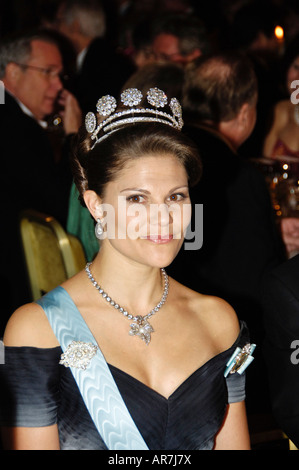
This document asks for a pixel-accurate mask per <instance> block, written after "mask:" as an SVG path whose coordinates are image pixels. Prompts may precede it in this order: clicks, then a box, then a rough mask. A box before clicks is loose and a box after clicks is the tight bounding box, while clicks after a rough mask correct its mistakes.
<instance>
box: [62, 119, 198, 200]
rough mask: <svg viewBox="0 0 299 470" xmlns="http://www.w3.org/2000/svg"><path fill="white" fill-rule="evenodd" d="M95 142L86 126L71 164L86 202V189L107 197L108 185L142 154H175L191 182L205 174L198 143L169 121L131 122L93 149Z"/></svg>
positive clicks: (80, 134)
mask: <svg viewBox="0 0 299 470" xmlns="http://www.w3.org/2000/svg"><path fill="white" fill-rule="evenodd" d="M93 144H94V141H92V140H91V138H90V136H89V135H88V136H87V135H86V131H85V129H84V128H82V129H81V130H80V132H79V133H78V136H77V141H76V142H75V145H74V151H73V155H72V159H71V164H72V165H71V166H72V172H73V177H74V182H75V184H76V186H77V189H78V191H79V200H80V202H81V204H82V205H83V206H85V203H84V199H83V194H84V192H85V191H86V190H88V189H90V190H93V191H95V192H96V193H97V194H98V195H99V196H100V197H103V196H104V194H105V187H106V185H107V184H108V183H109V182H110V181H113V180H115V179H116V178H117V176H118V174H119V172H120V171H121V170H122V169H123V168H124V167H125V166H126V164H127V163H128V162H130V161H133V160H136V159H138V158H140V157H144V156H151V155H154V156H156V155H159V156H163V155H169V154H170V155H173V156H174V157H176V158H177V160H178V161H179V162H180V163H181V164H182V165H183V167H184V168H185V170H186V172H187V175H188V180H189V185H190V186H193V185H194V184H196V183H197V182H198V180H199V179H200V176H201V163H200V158H199V155H198V151H197V148H196V146H195V144H193V142H192V141H191V140H189V138H188V137H186V136H185V135H184V134H182V133H181V132H179V131H178V130H176V129H174V128H172V127H170V126H168V125H166V124H159V123H136V124H134V125H129V126H128V125H127V126H124V127H123V128H121V129H119V130H117V131H116V132H114V133H112V134H111V135H109V136H108V137H106V138H105V139H103V140H102V141H101V142H100V143H98V144H96V145H95V147H94V148H93V149H92V145H93Z"/></svg>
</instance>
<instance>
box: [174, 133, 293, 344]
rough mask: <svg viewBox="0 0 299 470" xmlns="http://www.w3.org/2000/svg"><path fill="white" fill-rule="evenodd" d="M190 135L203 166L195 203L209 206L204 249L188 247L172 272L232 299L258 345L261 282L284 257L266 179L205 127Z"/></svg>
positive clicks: (199, 288)
mask: <svg viewBox="0 0 299 470" xmlns="http://www.w3.org/2000/svg"><path fill="white" fill-rule="evenodd" d="M184 132H185V133H186V134H188V135H189V136H190V137H191V138H192V140H193V141H194V142H195V143H196V144H197V146H198V149H199V152H200V155H201V158H202V162H203V176H202V179H201V181H200V182H199V184H198V185H197V186H196V187H195V188H193V189H192V190H191V200H192V204H199V203H202V204H203V213H204V216H203V247H202V248H201V249H200V250H197V251H186V250H185V249H184V247H183V248H182V250H181V251H180V253H179V255H178V257H177V259H176V260H175V261H174V262H173V264H172V265H171V266H170V267H169V268H168V272H169V274H171V275H172V276H173V277H174V278H175V279H177V280H179V281H180V282H182V283H183V284H185V285H187V286H189V287H190V288H192V289H194V290H196V291H199V292H203V293H207V294H212V295H217V296H219V297H222V298H224V299H225V300H227V301H228V302H229V303H230V304H231V305H232V306H233V307H234V308H235V310H236V312H237V314H238V315H239V317H240V318H242V319H243V320H245V321H246V322H247V323H248V327H249V329H250V331H251V335H252V336H253V340H256V341H258V340H259V336H260V331H261V323H262V321H261V307H260V282H261V279H262V276H263V274H264V272H265V270H267V269H269V268H272V267H273V266H275V265H277V264H278V263H279V262H281V260H282V259H284V254H283V248H282V242H281V240H280V237H279V235H278V232H277V230H276V226H275V222H274V216H273V211H272V207H271V201H270V197H269V193H268V189H267V187H266V184H265V181H264V178H263V176H262V175H261V174H260V173H259V172H258V171H257V170H256V169H255V168H254V167H253V166H252V165H251V164H250V163H249V162H247V161H245V160H243V159H242V158H241V157H239V156H238V155H237V154H236V153H234V151H233V150H232V149H231V147H230V146H229V145H228V144H227V143H226V142H225V141H224V140H223V139H221V138H219V136H217V135H216V134H215V133H213V132H211V131H210V130H207V129H204V128H200V127H185V128H184ZM255 334H256V335H258V337H255Z"/></svg>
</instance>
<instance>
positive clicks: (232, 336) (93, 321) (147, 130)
mask: <svg viewBox="0 0 299 470" xmlns="http://www.w3.org/2000/svg"><path fill="white" fill-rule="evenodd" d="M147 96H148V101H149V103H150V104H151V105H152V106H153V109H152V110H150V109H149V108H150V107H147V108H146V109H140V108H139V109H138V110H137V108H138V104H139V103H140V102H141V98H140V92H138V90H136V89H133V90H132V89H131V90H127V91H125V92H123V94H122V105H121V107H120V108H118V109H116V103H115V100H114V98H112V97H110V96H106V97H103V98H102V99H100V100H99V102H98V104H97V110H98V113H99V115H100V116H95V115H94V114H93V113H88V115H87V117H86V127H87V133H86V132H85V133H84V134H83V138H81V139H79V140H80V142H79V145H78V147H77V152H76V155H75V156H74V161H73V167H74V178H75V181H76V184H77V187H78V189H79V192H80V197H81V199H82V201H84V204H85V205H86V206H87V208H88V209H89V211H90V213H91V214H92V216H93V218H94V219H95V221H96V233H97V236H98V237H100V238H101V249H100V251H99V253H98V255H97V256H96V258H95V259H94V261H93V262H92V264H91V265H88V266H87V268H86V271H87V272H85V271H83V272H80V273H78V274H77V275H75V276H74V277H73V278H71V279H69V280H67V281H66V282H65V283H64V284H63V285H62V286H60V287H58V288H57V289H56V290H54V291H53V292H51V293H50V294H48V295H46V296H45V297H43V298H42V299H41V301H39V302H37V303H36V304H29V305H26V306H24V307H22V308H20V309H19V310H17V311H16V312H15V313H14V314H13V316H12V318H11V320H10V321H9V323H8V326H7V328H6V332H5V336H4V344H5V346H6V356H5V357H6V361H5V362H6V364H5V366H2V374H3V375H4V378H3V380H5V382H6V385H5V389H8V390H9V396H10V397H13V403H10V404H9V403H6V405H5V409H3V410H2V418H1V421H2V424H3V425H4V426H6V427H4V428H3V436H4V440H5V442H6V446H7V447H8V448H14V449H107V448H109V449H111V448H112V449H115V448H116V449H122V448H125V449H144V448H147V449H168V450H171V449H176V450H179V449H185V450H186V449H212V448H215V449H248V448H249V438H248V430H247V424H246V414H245V405H244V390H243V388H244V380H243V379H244V377H243V374H242V375H241V374H239V373H228V371H227V373H228V376H227V378H225V377H224V374H225V370H226V367H227V362H228V360H229V359H230V357H232V356H235V355H234V352H235V350H236V347H237V346H239V347H240V348H243V347H244V346H245V344H246V343H247V342H248V339H247V333H246V327H245V325H244V324H241V330H240V325H239V321H238V320H237V317H236V315H235V312H234V311H233V310H232V308H231V307H230V306H229V305H228V304H226V302H224V301H223V300H221V299H218V298H212V297H208V296H204V295H201V294H198V293H195V292H193V291H191V290H189V289H187V288H185V287H184V286H182V285H180V284H178V283H177V282H176V281H175V280H174V279H168V278H167V274H166V273H165V271H164V270H161V268H164V267H165V266H167V265H169V264H170V263H171V261H172V260H173V258H174V257H175V256H176V254H177V252H178V251H179V249H180V247H181V245H182V243H183V239H184V233H185V231H186V227H187V225H188V223H189V220H190V213H189V209H190V200H189V185H192V184H193V183H194V182H195V181H197V179H198V177H199V174H200V165H199V160H198V155H197V153H196V151H195V149H194V147H193V144H191V142H189V140H187V139H186V137H184V136H183V135H182V134H181V133H180V132H179V129H180V128H181V127H182V120H181V115H180V106H179V103H178V102H177V101H176V100H171V102H170V105H171V110H172V111H171V112H169V113H168V112H167V113H166V112H165V111H160V110H159V109H158V108H159V107H161V106H163V107H164V106H166V101H167V98H166V96H165V95H164V93H163V92H162V91H161V90H158V89H151V90H149V93H148V95H147ZM165 109H166V108H165ZM118 111H120V112H118ZM140 118H141V122H139V121H140ZM128 121H130V123H128ZM153 209H154V210H153ZM156 209H158V210H156ZM136 214H137V215H136ZM101 286H103V288H102V287H101ZM101 289H102V290H101ZM103 291H104V292H103ZM112 299H113V300H112ZM116 302H117V303H118V304H116ZM128 312H129V313H128ZM45 313H46V315H45ZM73 323H75V325H73ZM50 324H51V326H50ZM83 330H84V333H82V331H83ZM90 332H92V336H91V340H90V341H89V336H88V335H89V334H90ZM54 333H55V334H54ZM60 333H61V335H60ZM58 338H59V339H60V341H58ZM66 338H67V339H66ZM73 341H75V343H74V342H73ZM62 343H63V344H62ZM247 347H248V346H247ZM76 348H77V349H76ZM80 348H81V349H80ZM99 348H100V349H99ZM62 350H63V352H64V353H63V354H62ZM238 351H239V350H238ZM61 354H62V355H61ZM101 354H103V355H104V358H105V359H104V360H103V363H102V362H101V366H100V367H101V368H102V369H101V373H98V372H97V371H95V370H96V367H97V363H98V362H99V361H100V359H99V358H101ZM247 357H248V354H247V355H246V354H245V355H243V356H242V358H243V359H244V358H245V359H246V358H247ZM76 361H77V362H76ZM59 362H60V365H59ZM234 362H235V361H233V363H234ZM237 363H238V362H237ZM81 366H82V367H83V368H84V367H85V366H87V368H86V371H84V370H82V369H80V367H81ZM6 367H7V369H6V371H7V372H5V370H4V369H5V368H6ZM70 368H71V371H72V373H73V376H72V373H71V371H70ZM8 371H9V372H8ZM94 371H95V372H94ZM230 372H233V370H231V371H230ZM81 373H82V374H87V375H80V374H81ZM106 373H107V374H108V375H107V381H106V382H104V385H103V382H102V377H104V376H105V377H106ZM92 374H94V375H93V376H92ZM109 374H110V375H109ZM83 377H85V378H84V379H83ZM74 378H75V380H76V381H77V383H78V387H79V388H80V392H79V390H78V388H77V386H76V384H75V382H74ZM111 378H112V380H111ZM103 380H104V379H103ZM105 380H106V378H105ZM114 381H115V382H116V384H117V387H118V389H119V392H120V394H121V396H120V397H119V396H118V393H119V392H118V391H115V390H114V388H113V387H114ZM106 385H107V386H106ZM228 389H229V402H230V404H229V405H228V404H227V393H228V392H227V390H228ZM106 390H108V392H109V393H108V398H107V400H108V405H107V410H108V411H109V409H110V408H111V407H113V405H114V404H115V410H116V411H114V412H113V417H112V418H111V419H110V417H108V411H107V413H106V411H105V413H106V414H105V415H104V416H102V415H101V416H102V417H101V418H100V419H98V416H94V414H93V413H94V408H95V415H96V414H97V413H98V415H99V414H101V413H103V410H102V406H103V407H104V406H105V405H106V402H105V400H104V399H103V400H102V398H101V396H100V397H99V395H100V394H101V393H104V392H105V391H106ZM112 394H115V396H116V399H115V403H114V398H113V399H112V398H111V396H112ZM90 396H91V403H90V402H89V397H90ZM113 397H114V395H113ZM83 399H84V401H83ZM97 400H99V401H98V402H99V403H101V406H96V405H95V404H96V403H97ZM101 400H102V401H101ZM121 400H123V401H124V402H125V405H126V407H125V409H123V408H121V406H122V404H120V403H121ZM87 407H88V410H89V412H90V415H89V413H88V411H87ZM12 409H13V410H18V411H17V412H16V414H15V416H14V417H11V416H9V415H10V412H9V410H12ZM105 410H106V408H105ZM127 410H129V414H130V415H129V417H128V416H127V414H126V411H127ZM5 415H6V416H5ZM119 415H121V416H122V417H123V416H125V418H123V419H122V418H121V419H114V417H115V416H119ZM130 418H131V419H132V418H133V421H132V422H131V421H130V422H129V420H130ZM125 422H126V423H128V424H127V425H128V429H129V432H128V433H127V434H125V432H124V431H123V428H122V429H121V430H120V431H116V428H117V426H118V424H121V426H125V424H124V423H125ZM106 423H108V425H107V426H108V428H109V429H112V431H111V432H110V431H108V432H107V429H108V428H107V427H106ZM8 426H9V427H8ZM134 426H135V427H136V426H137V428H136V429H135V427H134ZM102 433H103V434H102ZM124 434H125V437H124ZM133 434H134V436H135V437H134V439H133V443H131V444H123V441H122V440H125V441H126V439H127V436H128V437H130V436H131V435H133ZM112 441H113V442H112ZM114 441H116V442H114ZM119 441H122V442H121V443H119ZM113 446H114V447H113Z"/></svg>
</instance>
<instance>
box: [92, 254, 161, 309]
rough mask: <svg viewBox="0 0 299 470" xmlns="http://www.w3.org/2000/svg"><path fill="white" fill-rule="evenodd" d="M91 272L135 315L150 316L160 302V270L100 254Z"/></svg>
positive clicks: (107, 290)
mask: <svg viewBox="0 0 299 470" xmlns="http://www.w3.org/2000/svg"><path fill="white" fill-rule="evenodd" d="M90 271H91V273H92V275H93V277H94V279H95V280H96V282H97V283H98V284H99V285H100V286H101V287H102V288H103V289H104V290H105V292H107V294H108V295H109V296H110V297H111V298H112V299H113V300H114V301H115V302H117V303H118V304H119V305H120V306H121V307H125V308H126V309H127V310H128V311H129V313H132V314H133V315H145V314H147V313H148V312H149V311H150V310H151V309H152V308H153V307H154V306H155V305H156V304H157V303H158V302H159V300H160V298H161V296H162V293H163V289H164V285H163V278H162V275H161V269H160V268H156V267H151V266H146V265H142V264H138V263H137V262H134V261H132V260H130V259H128V258H126V257H122V256H114V255H112V254H111V253H110V254H109V255H108V254H106V252H105V250H103V251H100V252H99V254H98V255H97V257H96V258H95V260H94V261H93V263H92V265H91V266H90Z"/></svg>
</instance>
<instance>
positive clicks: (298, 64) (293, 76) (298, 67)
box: [287, 56, 299, 94]
mask: <svg viewBox="0 0 299 470" xmlns="http://www.w3.org/2000/svg"><path fill="white" fill-rule="evenodd" d="M294 80H299V56H297V57H296V59H295V60H294V61H293V62H292V64H291V65H290V67H289V68H288V72H287V87H288V91H289V93H290V94H291V93H292V92H293V91H294V88H291V84H292V82H293V81H294Z"/></svg>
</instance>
